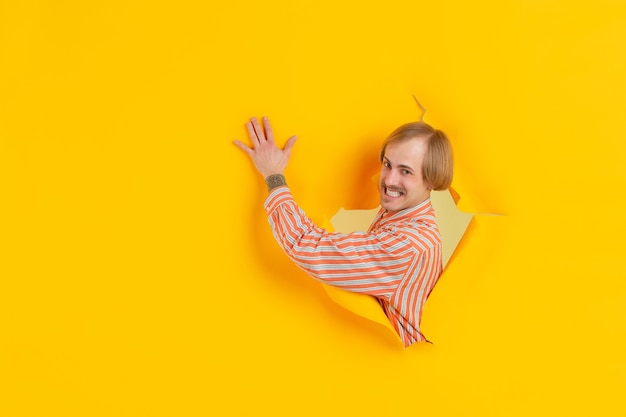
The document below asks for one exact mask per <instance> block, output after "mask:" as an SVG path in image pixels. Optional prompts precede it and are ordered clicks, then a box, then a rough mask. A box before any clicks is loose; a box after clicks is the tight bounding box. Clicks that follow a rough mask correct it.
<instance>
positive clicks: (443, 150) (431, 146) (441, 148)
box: [380, 122, 453, 190]
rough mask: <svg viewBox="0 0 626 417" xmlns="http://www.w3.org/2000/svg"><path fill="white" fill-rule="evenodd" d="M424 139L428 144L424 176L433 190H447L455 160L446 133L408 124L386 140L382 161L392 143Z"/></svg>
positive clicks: (419, 123)
mask: <svg viewBox="0 0 626 417" xmlns="http://www.w3.org/2000/svg"><path fill="white" fill-rule="evenodd" d="M414 138H419V139H424V140H425V141H426V144H427V148H426V154H425V155H424V164H423V166H422V175H423V176H424V180H425V181H426V183H427V184H429V185H430V187H431V188H432V189H433V190H445V189H447V188H448V187H450V184H452V175H453V166H452V165H453V158H452V145H451V144H450V140H449V139H448V136H446V134H445V133H443V132H442V131H441V130H437V129H435V128H433V127H432V126H430V125H429V124H426V123H424V122H412V123H407V124H404V125H402V126H400V127H399V128H397V129H396V130H394V131H393V132H391V134H390V135H389V136H388V137H387V139H385V141H384V142H383V146H382V148H381V150H380V161H381V162H382V161H383V158H384V156H385V150H386V149H387V146H388V145H389V144H390V143H394V142H404V141H406V140H408V139H414Z"/></svg>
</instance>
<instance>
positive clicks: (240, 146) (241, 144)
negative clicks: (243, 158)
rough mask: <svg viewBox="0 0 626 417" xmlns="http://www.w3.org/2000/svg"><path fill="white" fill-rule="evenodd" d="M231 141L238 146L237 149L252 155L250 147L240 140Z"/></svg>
mask: <svg viewBox="0 0 626 417" xmlns="http://www.w3.org/2000/svg"><path fill="white" fill-rule="evenodd" d="M233 143H234V144H235V146H236V147H238V148H239V149H241V150H242V151H244V152H245V153H247V154H248V155H250V156H252V149H250V148H248V147H247V146H246V145H244V144H243V143H242V142H240V141H238V140H235V141H233Z"/></svg>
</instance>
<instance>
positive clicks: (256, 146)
mask: <svg viewBox="0 0 626 417" xmlns="http://www.w3.org/2000/svg"><path fill="white" fill-rule="evenodd" d="M246 128H247V129H248V135H249V136H250V140H251V141H252V147H248V146H247V145H245V144H244V143H242V142H241V141H239V140H235V141H234V142H233V143H234V144H235V145H236V146H237V147H238V148H240V149H241V150H243V151H244V152H245V153H247V154H248V155H249V156H250V158H251V159H252V162H254V166H255V167H256V169H257V171H259V173H260V174H261V175H262V176H263V178H267V177H269V176H270V175H274V174H280V175H283V173H284V171H285V168H286V167H287V162H288V161H289V157H290V156H291V149H292V148H293V144H294V143H295V141H296V137H295V136H292V137H290V138H289V139H288V140H287V143H286V144H285V147H284V148H283V149H280V148H279V147H278V146H276V142H275V141H274V134H273V132H272V127H271V125H270V122H269V120H268V119H267V117H263V127H261V125H260V123H259V121H258V120H257V119H256V118H255V117H253V118H252V119H250V121H249V122H248V123H246Z"/></svg>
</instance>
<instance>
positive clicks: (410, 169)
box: [383, 156, 415, 172]
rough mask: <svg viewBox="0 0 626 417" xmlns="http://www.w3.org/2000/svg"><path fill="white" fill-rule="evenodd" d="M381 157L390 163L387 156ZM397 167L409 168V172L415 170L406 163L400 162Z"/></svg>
mask: <svg viewBox="0 0 626 417" xmlns="http://www.w3.org/2000/svg"><path fill="white" fill-rule="evenodd" d="M383 159H384V160H385V161H387V162H389V164H391V161H390V160H389V158H387V157H386V156H383ZM398 168H404V169H408V170H409V171H411V172H415V170H414V169H413V168H412V167H410V166H408V165H403V164H400V165H398Z"/></svg>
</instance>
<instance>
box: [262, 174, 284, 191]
mask: <svg viewBox="0 0 626 417" xmlns="http://www.w3.org/2000/svg"><path fill="white" fill-rule="evenodd" d="M265 184H266V185H267V191H272V190H273V189H274V188H276V187H281V186H283V185H287V181H286V180H285V176H284V175H283V174H271V175H268V176H267V177H265Z"/></svg>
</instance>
